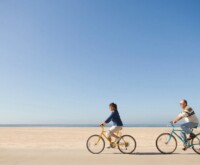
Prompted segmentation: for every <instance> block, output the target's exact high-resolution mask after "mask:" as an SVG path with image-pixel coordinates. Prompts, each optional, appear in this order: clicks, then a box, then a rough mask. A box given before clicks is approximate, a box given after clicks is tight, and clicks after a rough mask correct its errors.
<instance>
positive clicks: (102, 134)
mask: <svg viewBox="0 0 200 165" xmlns="http://www.w3.org/2000/svg"><path fill="white" fill-rule="evenodd" d="M101 128H102V131H101V134H100V135H99V136H100V137H104V138H105V139H106V140H107V141H108V142H109V143H110V144H111V143H112V142H111V141H110V140H109V139H108V137H107V136H106V135H105V132H106V131H105V130H104V127H102V126H101ZM115 135H116V136H118V137H119V138H121V136H119V131H118V132H117V133H116V134H115ZM122 139H123V138H122ZM99 141H100V138H99V140H98V141H97V143H96V144H98V143H99ZM123 141H124V143H126V142H125V140H124V139H123ZM116 145H117V146H118V145H120V144H116Z"/></svg>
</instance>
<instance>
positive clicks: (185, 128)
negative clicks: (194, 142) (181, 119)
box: [181, 123, 192, 142]
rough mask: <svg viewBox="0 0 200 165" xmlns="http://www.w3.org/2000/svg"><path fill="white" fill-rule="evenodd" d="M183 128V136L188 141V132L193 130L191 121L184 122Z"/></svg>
mask: <svg viewBox="0 0 200 165" xmlns="http://www.w3.org/2000/svg"><path fill="white" fill-rule="evenodd" d="M181 129H182V130H183V131H182V132H181V136H182V137H183V138H184V140H185V142H186V141H187V137H186V134H190V133H191V132H192V129H191V128H190V123H185V124H182V125H181Z"/></svg>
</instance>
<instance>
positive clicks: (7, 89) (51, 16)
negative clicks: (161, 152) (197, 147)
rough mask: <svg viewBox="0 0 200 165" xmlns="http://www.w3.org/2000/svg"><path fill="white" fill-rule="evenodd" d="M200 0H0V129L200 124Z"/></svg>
mask: <svg viewBox="0 0 200 165" xmlns="http://www.w3.org/2000/svg"><path fill="white" fill-rule="evenodd" d="M199 9H200V1H199V0H162V1H161V0H0V124H15V123H16V124H20V123H26V124H33V123H34V124H35V123H42V124H44V123H46V124H47V123H48V124H66V123H72V124H74V123H77V124H80V123H85V124H86V123H87V124H89V123H91V124H94V123H97V124H98V123H99V122H101V121H103V120H104V119H105V118H106V117H107V116H108V115H109V114H110V112H109V110H108V104H109V103H110V102H116V103H117V104H118V107H119V111H120V114H121V117H122V120H123V122H124V123H126V124H134V123H139V124H142V123H144V124H146V123H154V124H156V123H167V122H168V121H170V120H171V119H172V117H174V116H175V115H176V114H178V113H179V112H180V111H181V109H180V107H179V101H180V100H181V99H182V98H186V99H188V101H189V103H190V105H191V106H192V107H193V108H194V110H195V111H196V113H197V114H198V116H199V117H200V10H199Z"/></svg>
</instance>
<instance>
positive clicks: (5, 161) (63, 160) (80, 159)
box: [0, 127, 200, 165]
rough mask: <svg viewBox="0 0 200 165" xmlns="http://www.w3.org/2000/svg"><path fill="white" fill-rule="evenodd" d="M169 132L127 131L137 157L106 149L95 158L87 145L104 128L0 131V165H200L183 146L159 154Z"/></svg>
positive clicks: (44, 128)
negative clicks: (160, 142)
mask: <svg viewBox="0 0 200 165" xmlns="http://www.w3.org/2000/svg"><path fill="white" fill-rule="evenodd" d="M169 130H170V129H169V128H124V129H123V134H130V135H132V136H134V137H135V139H136V141H137V148H136V150H135V152H134V153H133V154H131V155H124V154H121V153H120V152H119V151H118V149H107V148H106V149H105V150H104V151H103V152H102V153H101V154H99V155H94V154H91V153H89V152H88V151H87V149H86V141H87V138H88V137H89V136H90V135H92V134H98V133H99V132H100V128H65V127H0V165H67V164H72V165H94V164H95V165H100V164H105V165H107V164H111V165H112V164H115V165H118V164H119V165H122V164H123V165H126V164H127V165H128V164H139V165H146V164H154V165H168V164H170V165H175V164H176V165H177V164H181V165H188V164H192V165H197V164H198V165H199V163H200V155H197V154H196V153H194V151H193V150H192V149H188V150H187V151H186V152H184V151H182V150H181V148H182V144H181V143H179V144H178V148H177V150H176V151H175V153H174V154H172V155H163V154H160V153H159V152H158V151H157V149H156V147H155V140H156V138H157V136H158V135H159V134H160V133H163V132H169ZM196 132H200V130H196Z"/></svg>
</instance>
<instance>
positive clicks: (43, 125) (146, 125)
mask: <svg viewBox="0 0 200 165" xmlns="http://www.w3.org/2000/svg"><path fill="white" fill-rule="evenodd" d="M109 126H110V125H108V126H107V127H109ZM169 126H170V124H125V125H124V127H169ZM178 126H180V125H176V127H178ZM0 127H99V125H97V124H0Z"/></svg>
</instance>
